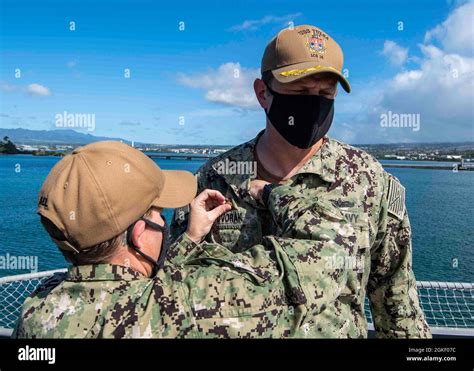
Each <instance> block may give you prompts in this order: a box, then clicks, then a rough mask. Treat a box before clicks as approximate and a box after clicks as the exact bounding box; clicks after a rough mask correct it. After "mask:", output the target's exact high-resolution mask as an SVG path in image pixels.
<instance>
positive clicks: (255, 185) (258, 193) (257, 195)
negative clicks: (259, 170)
mask: <svg viewBox="0 0 474 371" xmlns="http://www.w3.org/2000/svg"><path fill="white" fill-rule="evenodd" d="M267 184H270V183H269V182H266V181H264V180H260V179H255V180H252V181H251V182H250V195H251V196H252V198H253V199H254V200H255V201H257V202H260V203H261V202H262V193H263V187H265V185H267Z"/></svg>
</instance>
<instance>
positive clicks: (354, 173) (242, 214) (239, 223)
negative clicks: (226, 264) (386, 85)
mask: <svg viewBox="0 0 474 371" xmlns="http://www.w3.org/2000/svg"><path fill="white" fill-rule="evenodd" d="M259 135H260V134H259ZM257 140H258V136H257V138H255V139H253V140H251V141H250V142H247V143H244V144H242V145H240V146H237V147H235V148H233V149H231V150H230V151H228V152H226V153H224V154H222V155H220V156H218V157H216V158H214V159H212V160H210V161H208V162H207V163H206V164H205V165H204V166H203V167H201V169H200V170H199V171H198V173H197V177H198V190H199V191H201V190H203V189H206V188H211V189H217V190H219V191H220V192H222V193H223V194H224V196H225V197H228V198H231V199H232V202H233V205H234V209H233V210H231V211H229V212H227V213H226V214H224V215H223V216H221V217H220V218H219V219H218V220H217V221H216V223H215V224H214V226H213V228H212V230H211V232H210V233H209V235H208V236H207V237H206V240H207V241H208V242H209V243H217V244H222V245H223V246H225V247H227V248H228V249H230V250H231V251H233V252H241V251H246V250H247V249H249V248H251V247H252V246H254V245H256V244H259V243H261V241H262V240H264V238H266V237H268V236H274V240H275V241H277V242H278V243H279V244H280V245H281V246H285V250H286V251H287V255H286V256H287V257H288V258H289V259H290V260H293V261H294V262H295V264H296V265H297V266H299V265H300V264H301V265H302V266H301V268H300V269H297V271H298V273H299V278H300V280H301V282H300V285H301V286H300V287H301V289H302V290H303V293H304V296H305V297H306V298H307V300H308V302H307V303H306V307H307V309H308V312H309V313H310V314H311V315H313V318H312V320H311V321H308V322H307V323H306V324H305V326H306V330H307V333H308V334H311V336H314V337H337V338H341V337H342V338H344V337H366V336H367V321H366V318H365V315H364V298H365V296H366V294H367V295H368V297H369V302H370V307H371V311H372V316H373V319H374V325H375V330H376V334H377V336H378V337H396V338H407V337H410V338H416V337H420V338H426V337H431V333H430V329H429V327H428V325H427V323H426V321H425V318H424V314H423V311H422V309H421V307H420V304H419V300H418V296H417V290H416V280H415V277H414V275H413V270H412V265H411V264H412V243H411V228H410V222H409V219H408V214H407V211H406V207H405V199H404V198H405V190H404V188H403V186H402V185H401V184H400V182H399V181H398V179H397V178H395V177H394V176H393V175H391V174H389V173H387V172H386V171H384V169H383V168H382V166H381V164H380V163H379V162H378V161H377V160H376V159H375V158H373V157H372V156H371V155H369V154H367V153H366V152H364V151H363V150H360V149H357V148H355V147H352V146H349V145H347V144H344V143H341V142H339V141H336V140H334V139H332V138H329V137H325V138H324V141H323V145H322V147H321V148H320V150H319V151H318V152H316V154H315V155H314V156H313V157H312V158H311V159H310V160H309V161H308V162H307V163H306V164H304V165H303V167H302V168H301V169H299V171H298V172H297V174H295V175H294V176H293V177H292V178H291V179H290V180H289V181H288V182H286V183H285V184H284V185H281V186H280V187H277V188H275V189H274V190H273V191H272V192H271V194H270V200H272V202H270V206H269V207H268V208H265V207H263V206H261V205H260V204H259V203H258V202H257V201H255V200H254V199H253V198H252V197H251V195H250V192H249V185H250V182H251V180H252V179H253V178H254V175H255V174H254V172H253V173H252V172H250V171H249V172H247V173H245V172H242V171H240V172H239V171H229V170H232V169H234V170H238V169H254V168H255V166H250V165H249V164H251V163H254V162H255V157H254V147H255V143H256V141H257ZM223 164H224V165H225V166H223ZM230 164H234V166H233V167H232V166H230ZM242 164H247V166H242ZM222 169H226V170H227V171H222ZM276 211H278V212H276ZM187 218H188V210H187V209H186V208H181V209H177V210H176V211H175V215H174V220H173V223H172V226H171V227H172V232H173V235H174V236H175V237H176V236H178V235H179V234H181V233H182V231H183V230H184V229H185V226H186V225H187ZM311 246H314V248H311ZM316 246H324V247H325V251H326V252H327V249H328V247H332V248H333V254H332V255H331V254H329V255H330V256H325V255H323V254H322V253H321V251H319V250H318V249H317V248H316ZM329 269H331V270H333V271H332V274H331V275H328V270H329ZM329 278H330V279H329Z"/></svg>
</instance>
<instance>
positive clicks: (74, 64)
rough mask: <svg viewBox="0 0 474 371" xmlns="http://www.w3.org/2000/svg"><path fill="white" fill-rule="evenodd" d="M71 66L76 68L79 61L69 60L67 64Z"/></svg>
mask: <svg viewBox="0 0 474 371" xmlns="http://www.w3.org/2000/svg"><path fill="white" fill-rule="evenodd" d="M66 65H67V66H68V67H69V68H74V67H76V66H77V62H76V61H69V62H67V64H66Z"/></svg>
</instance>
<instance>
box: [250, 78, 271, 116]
mask: <svg viewBox="0 0 474 371" xmlns="http://www.w3.org/2000/svg"><path fill="white" fill-rule="evenodd" d="M253 90H254V91H255V96H256V97H257V100H258V103H260V107H262V108H263V109H267V108H268V107H270V104H271V98H270V99H269V98H268V95H266V94H265V92H266V91H267V87H266V86H265V83H264V82H263V80H261V79H255V81H254V82H253Z"/></svg>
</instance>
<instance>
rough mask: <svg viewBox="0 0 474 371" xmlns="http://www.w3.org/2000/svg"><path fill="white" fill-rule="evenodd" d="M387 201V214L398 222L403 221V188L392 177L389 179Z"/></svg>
mask: <svg viewBox="0 0 474 371" xmlns="http://www.w3.org/2000/svg"><path fill="white" fill-rule="evenodd" d="M387 200H388V207H387V209H388V213H389V214H391V215H393V216H394V217H395V218H397V219H398V220H403V216H404V214H405V187H404V186H402V185H401V184H400V182H399V181H398V180H397V179H395V178H393V177H390V184H389V187H388V196H387Z"/></svg>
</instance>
